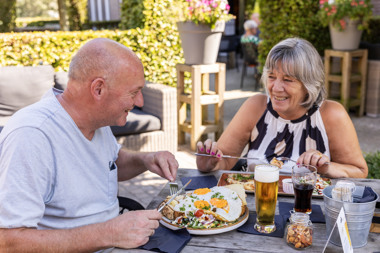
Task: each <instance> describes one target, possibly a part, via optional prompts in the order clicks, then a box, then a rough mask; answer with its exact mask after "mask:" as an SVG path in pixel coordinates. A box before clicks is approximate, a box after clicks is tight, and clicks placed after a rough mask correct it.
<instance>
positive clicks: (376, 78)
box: [365, 60, 380, 117]
mask: <svg viewBox="0 0 380 253" xmlns="http://www.w3.org/2000/svg"><path fill="white" fill-rule="evenodd" d="M365 111H366V113H367V116H369V117H380V61H374V60H370V61H368V74H367V99H366V107H365Z"/></svg>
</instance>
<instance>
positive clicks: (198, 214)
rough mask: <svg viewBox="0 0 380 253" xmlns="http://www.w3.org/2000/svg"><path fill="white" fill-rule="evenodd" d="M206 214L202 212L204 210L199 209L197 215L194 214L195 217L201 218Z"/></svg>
mask: <svg viewBox="0 0 380 253" xmlns="http://www.w3.org/2000/svg"><path fill="white" fill-rule="evenodd" d="M204 213H205V212H204V211H203V210H202V209H198V210H197V211H196V212H195V213H194V216H195V217H198V218H199V217H201V216H202V215H203V214H204Z"/></svg>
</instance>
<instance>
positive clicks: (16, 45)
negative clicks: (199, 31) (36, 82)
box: [0, 28, 183, 86]
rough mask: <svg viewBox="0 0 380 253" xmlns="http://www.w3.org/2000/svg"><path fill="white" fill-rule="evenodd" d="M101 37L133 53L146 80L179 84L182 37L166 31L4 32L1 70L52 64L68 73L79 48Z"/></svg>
mask: <svg viewBox="0 0 380 253" xmlns="http://www.w3.org/2000/svg"><path fill="white" fill-rule="evenodd" d="M161 29H164V28H161ZM164 36H165V37H164ZM99 37H102V38H109V39H112V40H115V41H117V42H119V43H121V44H123V45H125V46H127V47H129V48H130V49H131V50H133V51H134V52H135V53H136V54H137V56H138V57H139V58H140V59H141V61H142V63H143V65H144V70H145V78H146V80H147V81H150V82H155V83H162V84H166V85H170V86H175V85H176V80H177V79H176V73H177V72H176V69H175V65H176V64H177V63H182V62H183V58H182V51H181V47H180V46H179V38H177V36H176V35H173V34H167V33H164V31H163V34H154V33H152V32H151V30H150V29H131V30H127V31H118V30H116V31H109V30H103V31H81V32H33V33H5V34H2V36H0V67H1V66H36V65H40V64H50V65H52V66H53V67H54V68H55V70H56V71H62V70H63V71H68V69H69V64H70V60H71V58H72V56H73V55H74V53H75V52H76V51H77V50H78V49H79V48H80V46H82V45H83V44H84V43H85V42H87V41H88V40H90V39H93V38H99ZM158 41H160V42H158Z"/></svg>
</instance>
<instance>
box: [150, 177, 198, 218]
mask: <svg viewBox="0 0 380 253" xmlns="http://www.w3.org/2000/svg"><path fill="white" fill-rule="evenodd" d="M190 182H191V179H190V180H189V182H187V183H186V184H185V185H184V186H183V187H182V188H181V189H179V191H178V192H177V193H176V194H174V195H173V196H172V197H171V198H170V199H169V201H168V202H166V203H165V204H164V205H162V206H161V207H160V208H158V211H159V212H161V211H162V209H163V208H164V207H165V206H166V205H169V204H170V202H172V201H173V200H174V199H175V197H177V196H178V194H180V193H181V192H182V191H184V190H185V188H186V186H188V185H189V184H190Z"/></svg>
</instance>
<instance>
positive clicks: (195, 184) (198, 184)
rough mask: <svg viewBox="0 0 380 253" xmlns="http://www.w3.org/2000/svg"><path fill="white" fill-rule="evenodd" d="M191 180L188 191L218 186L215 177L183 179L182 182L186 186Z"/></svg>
mask: <svg viewBox="0 0 380 253" xmlns="http://www.w3.org/2000/svg"><path fill="white" fill-rule="evenodd" d="M190 179H191V183H190V184H189V185H188V186H187V187H186V188H185V190H186V191H192V190H195V189H198V188H212V187H214V186H216V185H217V184H218V181H217V180H216V178H215V177H214V176H212V175H211V176H197V177H182V178H181V182H182V184H183V185H185V184H186V183H187V182H188V181H189V180H190Z"/></svg>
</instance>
